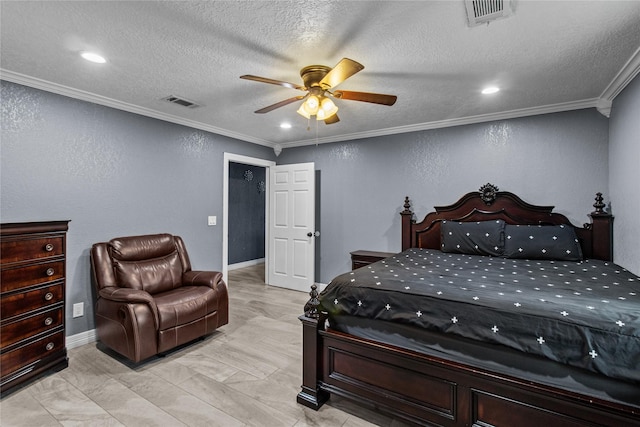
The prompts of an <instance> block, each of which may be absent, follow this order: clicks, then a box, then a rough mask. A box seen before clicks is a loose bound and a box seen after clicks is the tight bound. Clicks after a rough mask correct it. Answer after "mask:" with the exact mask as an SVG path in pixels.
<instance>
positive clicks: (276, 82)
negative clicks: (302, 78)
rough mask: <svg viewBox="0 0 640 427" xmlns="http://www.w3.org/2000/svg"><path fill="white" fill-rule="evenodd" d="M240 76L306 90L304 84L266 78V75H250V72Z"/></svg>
mask: <svg viewBox="0 0 640 427" xmlns="http://www.w3.org/2000/svg"><path fill="white" fill-rule="evenodd" d="M240 78H241V79H245V80H253V81H256V82H260V83H269V84H272V85H278V86H284V87H288V88H291V89H298V90H307V88H305V87H304V86H300V85H297V84H295V83H289V82H283V81H282V80H274V79H268V78H266V77H259V76H252V75H250V74H245V75H244V76H240Z"/></svg>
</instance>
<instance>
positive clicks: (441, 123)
mask: <svg viewBox="0 0 640 427" xmlns="http://www.w3.org/2000/svg"><path fill="white" fill-rule="evenodd" d="M639 72H640V48H638V49H637V50H636V51H635V52H634V54H633V55H632V56H631V58H630V59H629V60H628V61H627V62H626V63H625V65H624V67H623V68H622V69H621V70H620V71H619V72H618V74H617V75H616V76H615V77H614V79H613V80H612V81H611V83H609V85H608V86H607V88H606V89H605V90H604V91H603V92H602V94H601V95H600V97H599V98H591V99H584V100H579V101H572V102H564V103H558V104H550V105H543V106H539V107H532V108H522V109H516V110H510V111H501V112H497V113H490V114H481V115H477V116H469V117H462V118H456V119H446V120H437V121H433V122H425V123H417V124H413V125H408V126H397V127H392V128H385V129H377V130H372V131H365V132H356V133H350V134H344V135H338V136H331V137H323V138H311V139H305V140H299V141H292V142H281V143H276V142H272V141H267V140H264V139H260V138H255V137H252V136H249V135H245V134H241V133H237V132H232V131H229V130H227V129H223V128H219V127H216V126H211V125H208V124H205V123H202V122H197V121H194V120H188V119H184V118H181V117H177V116H174V115H171V114H166V113H161V112H159V111H156V110H152V109H149V108H144V107H139V106H136V105H133V104H129V103H126V102H122V101H118V100H115V99H112V98H108V97H104V96H101V95H97V94H94V93H91V92H86V91H82V90H78V89H74V88H71V87H68V86H64V85H59V84H56V83H52V82H49V81H46V80H42V79H38V78H35V77H30V76H27V75H24V74H20V73H15V72H13V71H8V70H5V69H2V68H0V79H2V80H7V81H10V82H13V83H18V84H21V85H25V86H30V87H33V88H35V89H41V90H44V91H47V92H53V93H56V94H59V95H63V96H68V97H71V98H75V99H79V100H81V101H87V102H92V103H94V104H99V105H104V106H107V107H111V108H115V109H118V110H123V111H127V112H130V113H134V114H140V115H142V116H146V117H151V118H155V119H158V120H163V121H166V122H171V123H176V124H180V125H184V126H188V127H191V128H195V129H200V130H203V131H207V132H211V133H215V134H218V135H223V136H228V137H230V138H234V139H238V140H241V141H246V142H250V143H254V144H258V145H262V146H266V147H271V148H273V149H274V151H275V152H276V155H277V154H279V152H278V151H281V149H284V148H291V147H301V146H307V145H317V144H328V143H332V142H341V141H350V140H355V139H363V138H375V137H380V136H388V135H395V134H402V133H409V132H419V131H424V130H431V129H440V128H446V127H453V126H464V125H469V124H476V123H483V122H490V121H497V120H507V119H513V118H518V117H527V116H534V115H540V114H550V113H558V112H563V111H571V110H580V109H585V108H596V109H598V111H599V112H600V113H601V114H603V115H604V116H606V117H609V113H610V111H611V104H612V101H613V99H614V98H615V97H616V96H617V95H618V94H619V93H620V92H622V90H623V89H624V88H625V87H626V86H627V85H628V84H629V83H630V82H631V81H632V80H633V79H634V78H635V76H636V75H638V73H639Z"/></svg>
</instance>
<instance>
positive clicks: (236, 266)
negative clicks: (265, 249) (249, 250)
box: [227, 258, 264, 271]
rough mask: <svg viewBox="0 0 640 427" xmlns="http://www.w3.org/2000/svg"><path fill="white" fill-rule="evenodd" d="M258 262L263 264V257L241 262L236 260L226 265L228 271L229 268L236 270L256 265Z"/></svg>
mask: <svg viewBox="0 0 640 427" xmlns="http://www.w3.org/2000/svg"><path fill="white" fill-rule="evenodd" d="M258 264H264V258H258V259H250V260H249V261H243V262H237V263H235V264H229V265H228V266H227V269H228V270H229V271H231V270H237V269H239V268H245V267H251V266H254V265H258Z"/></svg>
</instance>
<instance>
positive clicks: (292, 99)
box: [256, 95, 307, 114]
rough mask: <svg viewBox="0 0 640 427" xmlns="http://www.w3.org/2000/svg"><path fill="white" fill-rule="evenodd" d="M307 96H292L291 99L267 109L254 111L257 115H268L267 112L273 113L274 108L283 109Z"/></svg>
mask: <svg viewBox="0 0 640 427" xmlns="http://www.w3.org/2000/svg"><path fill="white" fill-rule="evenodd" d="M306 97H307V95H300V96H294V97H293V98H289V99H285V100H284V101H280V102H277V103H275V104H273V105H269V106H268V107H264V108H261V109H259V110H257V111H256V113H258V114H264V113H268V112H269V111H273V110H275V109H276V108H280V107H284V106H285V105H289V104H291V103H292V102H296V101H300V100H301V99H304V98H306Z"/></svg>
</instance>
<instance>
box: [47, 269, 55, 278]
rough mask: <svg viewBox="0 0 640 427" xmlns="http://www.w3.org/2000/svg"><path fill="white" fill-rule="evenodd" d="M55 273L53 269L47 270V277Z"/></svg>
mask: <svg viewBox="0 0 640 427" xmlns="http://www.w3.org/2000/svg"><path fill="white" fill-rule="evenodd" d="M55 272H56V271H55V270H54V269H53V268H47V276H53V275H54V274H55Z"/></svg>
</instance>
